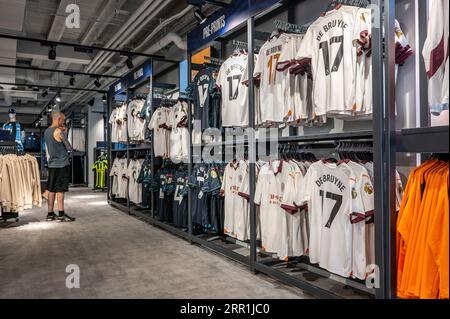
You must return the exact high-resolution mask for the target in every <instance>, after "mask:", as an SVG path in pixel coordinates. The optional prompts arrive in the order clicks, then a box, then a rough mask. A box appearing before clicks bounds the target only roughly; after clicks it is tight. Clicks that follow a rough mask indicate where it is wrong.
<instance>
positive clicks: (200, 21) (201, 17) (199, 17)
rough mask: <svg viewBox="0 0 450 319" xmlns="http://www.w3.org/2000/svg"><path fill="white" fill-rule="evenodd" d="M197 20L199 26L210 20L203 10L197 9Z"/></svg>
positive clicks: (195, 13) (195, 14) (195, 12)
mask: <svg viewBox="0 0 450 319" xmlns="http://www.w3.org/2000/svg"><path fill="white" fill-rule="evenodd" d="M194 16H195V19H196V20H197V22H198V24H199V25H201V24H203V23H205V22H206V20H208V18H207V17H206V16H205V15H204V14H203V12H202V10H201V9H197V10H195V11H194Z"/></svg>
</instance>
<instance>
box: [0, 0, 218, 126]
mask: <svg viewBox="0 0 450 319" xmlns="http://www.w3.org/2000/svg"><path fill="white" fill-rule="evenodd" d="M158 2H161V3H160V4H158ZM71 3H75V4H77V5H79V7H80V20H81V25H80V28H79V29H68V28H66V26H65V20H66V13H65V8H66V6H67V5H68V4H71ZM0 7H1V10H0V32H2V33H4V32H8V33H13V34H19V35H23V36H27V37H33V38H40V39H47V40H51V41H65V42H71V43H80V44H84V45H95V46H102V47H105V46H108V44H110V43H109V42H110V41H111V39H113V38H114V37H116V36H120V35H121V34H122V33H121V32H123V31H124V30H123V29H124V26H125V25H126V24H127V23H128V24H131V25H133V24H136V25H134V26H133V28H132V29H131V30H128V31H136V32H135V34H134V35H133V36H132V37H124V38H123V39H122V41H117V42H118V45H119V46H118V48H122V49H125V50H129V49H134V48H136V47H138V46H140V45H141V44H143V43H142V41H143V40H144V39H146V38H147V36H148V35H149V34H151V33H152V31H153V30H154V29H155V28H156V27H157V26H158V25H159V24H160V23H162V22H163V21H164V20H166V19H168V18H169V17H172V16H173V15H175V14H177V13H179V12H181V11H182V10H184V9H185V8H186V7H187V4H186V2H185V0H162V1H161V0H14V1H11V0H0ZM139 9H147V10H148V12H146V13H147V14H148V18H146V19H142V21H143V23H140V24H138V23H137V21H138V20H133V19H137V18H136V17H139V16H140V15H141V14H138V13H139V12H140V11H138V10H139ZM215 10H217V7H211V6H208V7H206V8H205V12H206V13H207V14H211V13H212V12H213V11H215ZM144 12H145V11H144ZM134 15H136V16H134ZM142 17H144V16H142ZM145 17H147V15H146V16H145ZM144 22H145V23H144ZM195 24H196V22H195V19H194V16H193V14H186V15H185V16H183V17H181V18H178V19H177V20H176V21H174V22H173V23H171V24H170V25H169V26H168V27H166V28H163V29H162V30H161V31H160V32H158V33H157V34H156V35H155V36H154V38H152V39H150V41H149V42H148V43H147V44H145V45H143V46H142V49H141V48H140V49H139V51H141V52H144V51H145V50H146V49H147V48H149V47H151V46H152V44H154V43H157V42H158V40H159V39H162V38H163V37H164V36H165V35H166V34H167V33H170V32H174V33H177V34H178V35H180V36H181V37H182V38H184V37H185V35H186V33H187V32H188V31H189V30H190V29H192V28H193V27H195ZM138 29H140V30H138ZM123 43H126V44H125V45H123ZM114 47H116V45H114ZM172 47H174V45H173V44H171V43H169V44H168V46H167V47H165V48H163V49H164V50H162V51H160V52H155V54H156V53H159V54H164V55H165V54H167V53H169V54H171V55H173V56H170V57H169V58H174V59H181V58H182V57H183V55H184V54H185V53H184V52H182V51H180V50H176V49H171V48H172ZM48 50H49V48H48V47H45V46H41V45H40V44H39V43H32V42H28V41H19V42H18V43H16V41H14V40H5V39H1V38H0V64H18V65H25V66H30V65H31V66H34V67H40V68H53V69H59V70H73V71H86V70H87V69H89V66H88V65H89V63H91V62H92V61H93V59H94V58H95V57H96V55H97V54H99V52H94V53H93V54H86V53H76V52H74V51H73V49H72V48H69V47H61V46H58V47H57V48H56V51H57V60H56V61H51V60H49V59H48ZM118 62H120V64H119V65H116V63H118ZM123 66H124V64H123V59H121V58H120V57H119V56H118V55H115V56H113V57H112V58H111V59H109V60H108V62H107V63H103V64H101V66H99V67H95V68H93V70H94V71H90V72H94V73H100V74H104V73H106V72H111V73H116V72H119V73H120V71H119V70H122V72H123V71H126V69H123ZM118 75H120V74H118ZM0 79H2V80H1V81H0V82H16V83H24V82H25V81H26V82H27V83H38V84H40V85H54V86H69V85H68V82H69V77H68V76H64V75H62V74H54V73H53V74H52V73H48V72H42V71H39V72H37V71H26V70H14V69H6V68H0ZM76 80H77V81H76V86H77V87H86V88H92V84H91V82H92V79H90V78H89V77H82V76H77V77H76ZM110 80H111V81H112V79H110ZM101 82H103V84H104V85H105V86H106V85H108V84H109V82H108V81H105V80H102V81H101ZM5 89H8V88H6V87H5V86H0V122H3V121H5V120H6V112H7V109H9V108H10V107H14V108H16V110H17V111H18V113H19V116H22V119H23V122H24V123H32V122H33V121H34V120H35V119H36V117H35V115H33V114H34V113H39V112H36V109H37V110H39V111H40V110H41V109H42V107H43V106H44V105H45V103H46V101H48V99H49V98H50V97H51V94H49V96H48V97H46V98H42V97H41V96H40V94H32V95H31V96H30V95H29V94H26V92H24V90H22V91H19V92H9V93H8V90H5ZM18 89H20V88H18ZM22 89H25V88H22ZM75 93H76V92H71V94H67V95H63V106H64V105H65V104H67V105H69V104H68V102H69V101H70V105H72V106H75V107H77V106H82V105H84V104H85V103H86V101H88V100H89V99H90V98H91V96H92V95H89V94H88V95H81V96H80V95H75ZM74 96H76V98H74ZM33 108H34V109H33Z"/></svg>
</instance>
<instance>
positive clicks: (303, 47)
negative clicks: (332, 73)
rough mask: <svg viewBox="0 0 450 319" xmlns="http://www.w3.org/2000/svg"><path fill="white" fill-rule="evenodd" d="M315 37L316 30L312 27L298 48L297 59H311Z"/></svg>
mask: <svg viewBox="0 0 450 319" xmlns="http://www.w3.org/2000/svg"><path fill="white" fill-rule="evenodd" d="M313 37H314V31H313V28H312V27H310V28H309V29H308V31H307V32H306V34H305V36H304V38H303V40H302V41H301V43H300V47H299V49H298V52H297V55H296V59H297V60H302V59H311V58H312V56H313V48H314V43H313Z"/></svg>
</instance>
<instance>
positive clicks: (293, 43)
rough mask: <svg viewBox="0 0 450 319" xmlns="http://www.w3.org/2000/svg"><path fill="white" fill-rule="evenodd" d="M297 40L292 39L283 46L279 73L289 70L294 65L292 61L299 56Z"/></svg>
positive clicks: (278, 65) (278, 66) (279, 61)
mask: <svg viewBox="0 0 450 319" xmlns="http://www.w3.org/2000/svg"><path fill="white" fill-rule="evenodd" d="M296 49H297V39H296V38H295V37H292V38H291V39H290V41H287V42H286V43H285V44H284V45H283V49H282V50H281V53H280V59H279V60H278V64H277V71H279V72H283V71H285V70H286V69H287V68H289V67H290V66H291V64H292V61H293V60H294V59H295V57H296V55H297V50H296Z"/></svg>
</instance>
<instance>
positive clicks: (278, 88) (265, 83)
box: [253, 34, 290, 125]
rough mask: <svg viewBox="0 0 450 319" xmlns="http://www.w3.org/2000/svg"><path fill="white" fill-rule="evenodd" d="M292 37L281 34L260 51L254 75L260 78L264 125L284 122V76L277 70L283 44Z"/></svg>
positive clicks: (262, 121) (262, 120)
mask: <svg viewBox="0 0 450 319" xmlns="http://www.w3.org/2000/svg"><path fill="white" fill-rule="evenodd" d="M289 38H290V37H289V36H288V35H286V34H281V35H279V37H273V38H271V39H270V40H269V41H267V42H266V43H265V44H264V45H263V46H262V48H261V50H260V51H259V56H258V61H257V62H256V66H255V71H254V74H253V76H254V77H255V78H257V79H260V99H261V103H260V108H261V110H260V112H261V114H260V116H261V123H262V124H264V125H266V124H267V125H270V124H272V123H273V124H277V123H278V124H279V123H283V122H284V120H285V118H286V114H284V101H285V96H284V94H283V82H284V77H283V76H282V75H281V74H279V72H277V65H278V61H279V59H280V55H281V51H282V50H283V45H284V44H285V43H286V41H288V39H289Z"/></svg>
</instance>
